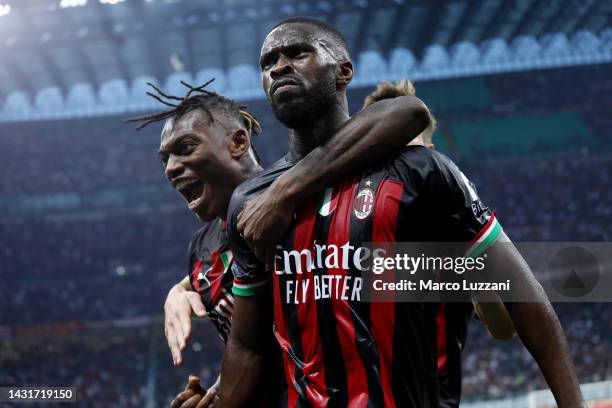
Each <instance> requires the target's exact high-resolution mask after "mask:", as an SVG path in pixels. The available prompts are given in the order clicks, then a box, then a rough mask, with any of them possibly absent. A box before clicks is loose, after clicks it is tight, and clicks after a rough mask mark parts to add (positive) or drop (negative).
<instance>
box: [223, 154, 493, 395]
mask: <svg viewBox="0 0 612 408" xmlns="http://www.w3.org/2000/svg"><path fill="white" fill-rule="evenodd" d="M291 165H292V163H291V162H290V161H288V160H287V159H281V160H280V161H279V162H277V163H276V164H275V165H273V166H272V167H271V168H270V169H268V170H266V171H264V172H263V173H261V174H260V175H259V176H257V177H255V178H253V179H251V180H249V181H247V182H245V183H244V184H243V185H241V186H239V187H238V189H237V190H236V191H235V192H234V195H233V196H232V201H231V203H230V208H229V222H230V226H229V235H230V241H231V247H232V252H233V253H234V257H235V261H234V264H233V266H232V271H233V273H234V278H235V279H234V288H233V291H234V293H235V294H237V295H239V296H252V295H256V294H258V293H265V292H264V291H263V290H262V288H263V287H264V286H265V285H266V284H267V282H269V281H270V280H272V283H273V297H274V332H275V336H276V339H277V340H278V342H279V344H280V346H281V349H282V350H283V359H284V374H285V379H286V382H287V385H288V393H287V406H290V407H294V406H317V407H319V406H320V407H331V406H340V407H345V406H371V407H383V406H384V407H393V406H398V407H436V406H437V405H438V384H437V382H438V378H437V356H438V351H437V339H436V313H437V308H438V304H437V303H416V302H413V303H399V302H398V303H395V302H371V303H369V302H365V301H362V300H361V297H362V296H361V291H362V289H363V281H362V278H361V271H360V267H359V265H358V264H359V262H360V253H359V251H360V249H361V245H362V244H363V243H366V242H394V241H398V242H399V241H404V242H436V241H438V242H468V241H473V243H472V245H471V251H470V252H472V253H477V252H480V251H483V250H484V249H486V248H485V247H486V246H488V245H490V244H491V243H492V242H494V240H495V238H496V234H499V232H500V227H499V225H498V224H497V222H496V221H495V218H494V216H492V214H491V213H490V212H489V210H488V209H487V208H485V207H484V206H483V205H482V204H481V203H480V201H479V200H478V197H477V196H476V193H475V190H474V189H473V188H472V186H471V185H470V184H469V182H468V181H467V179H466V178H465V176H464V175H463V174H462V173H461V172H460V171H459V169H457V167H456V166H455V165H454V164H453V163H452V162H451V161H450V159H448V158H447V157H446V156H444V155H442V154H440V153H437V152H433V151H431V150H430V149H427V148H425V147H421V146H410V147H406V148H404V149H402V150H401V153H400V154H399V155H398V156H396V157H394V158H393V159H392V160H390V161H389V162H388V163H386V164H384V165H381V166H377V167H373V168H371V169H370V170H368V171H365V172H363V173H362V174H360V175H359V176H356V177H351V178H347V179H346V180H344V181H343V182H341V183H338V184H336V185H335V186H334V187H333V188H330V189H327V190H326V191H325V192H324V193H323V194H322V195H321V198H318V197H315V198H313V199H310V200H308V201H307V202H305V203H303V204H302V205H301V206H300V207H299V208H298V209H297V212H296V219H295V222H294V223H293V225H292V227H291V228H290V231H289V233H288V234H287V235H286V236H285V237H284V238H283V239H282V241H281V243H280V245H279V246H278V247H277V255H276V267H275V272H274V273H272V274H268V273H266V272H265V268H263V267H262V265H261V263H260V262H259V261H258V259H257V258H256V257H255V256H254V255H253V253H252V252H250V251H249V249H248V246H247V245H246V243H245V242H244V241H243V240H242V238H241V237H240V235H239V233H238V232H237V230H236V223H237V220H236V219H237V216H238V214H239V212H240V210H241V209H242V207H243V205H244V203H245V201H247V200H248V199H250V198H252V197H253V196H255V195H257V194H258V193H260V192H261V191H262V190H263V189H265V188H266V187H268V186H269V185H270V184H271V183H272V182H273V181H274V180H275V179H276V178H277V177H278V176H279V175H280V174H282V173H283V172H284V171H286V170H287V169H288V168H289V167H290V166H291ZM270 275H271V276H270Z"/></svg>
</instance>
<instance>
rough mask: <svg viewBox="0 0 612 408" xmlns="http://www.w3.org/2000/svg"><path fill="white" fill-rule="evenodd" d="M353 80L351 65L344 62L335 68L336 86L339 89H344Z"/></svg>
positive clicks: (349, 62)
mask: <svg viewBox="0 0 612 408" xmlns="http://www.w3.org/2000/svg"><path fill="white" fill-rule="evenodd" d="M352 80H353V63H352V62H351V61H344V62H341V63H339V64H338V65H337V66H336V85H337V86H338V87H339V88H346V87H347V86H348V84H349V83H350V82H351V81H352Z"/></svg>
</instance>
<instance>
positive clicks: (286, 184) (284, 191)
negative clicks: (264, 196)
mask: <svg viewBox="0 0 612 408" xmlns="http://www.w3.org/2000/svg"><path fill="white" fill-rule="evenodd" d="M286 174H287V173H285V174H283V175H281V176H280V177H279V178H277V179H276V180H275V181H274V183H272V185H271V186H270V187H271V191H270V193H271V195H272V197H275V199H276V200H277V203H279V204H280V206H281V207H283V208H295V207H296V205H297V203H298V202H299V201H300V200H301V199H302V197H301V195H300V191H299V189H298V188H297V187H298V186H297V183H296V182H295V180H289V178H288V177H285V175H286Z"/></svg>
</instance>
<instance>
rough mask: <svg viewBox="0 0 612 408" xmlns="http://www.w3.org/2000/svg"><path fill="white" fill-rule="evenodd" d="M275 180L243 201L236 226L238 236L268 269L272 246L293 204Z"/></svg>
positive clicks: (285, 226)
mask: <svg viewBox="0 0 612 408" xmlns="http://www.w3.org/2000/svg"><path fill="white" fill-rule="evenodd" d="M275 183H276V182H275ZM275 183H273V184H272V185H271V186H270V187H269V188H268V189H267V190H265V191H264V192H263V193H261V194H260V195H259V196H257V197H255V198H253V199H251V200H249V201H248V202H247V203H246V205H245V207H244V209H243V210H242V211H241V212H240V214H239V215H238V225H237V227H238V231H239V232H240V235H241V236H242V237H243V238H244V240H245V241H246V242H247V244H248V245H249V247H250V248H251V250H252V251H253V252H254V253H255V255H256V256H257V257H258V258H259V259H260V260H261V261H262V262H265V264H266V269H267V270H269V271H272V270H274V254H275V246H276V244H277V243H278V241H279V240H280V239H281V237H282V236H283V235H284V234H285V232H286V231H287V229H288V228H289V224H290V223H291V220H292V219H293V213H294V211H295V204H294V203H293V202H292V201H291V200H289V199H288V198H287V197H286V196H285V194H283V189H282V188H279V187H277V186H278V185H276V186H275Z"/></svg>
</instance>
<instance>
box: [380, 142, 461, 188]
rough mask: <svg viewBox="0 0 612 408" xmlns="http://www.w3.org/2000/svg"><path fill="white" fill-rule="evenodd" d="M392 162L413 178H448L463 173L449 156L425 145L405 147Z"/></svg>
mask: <svg viewBox="0 0 612 408" xmlns="http://www.w3.org/2000/svg"><path fill="white" fill-rule="evenodd" d="M392 163H393V165H394V166H395V167H396V168H397V169H398V170H399V171H400V172H401V173H403V174H404V175H407V176H409V177H412V178H413V179H415V178H416V179H421V180H425V179H430V178H431V177H434V178H435V177H439V176H442V177H443V178H446V177H448V176H449V175H451V174H455V175H458V174H460V173H461V172H460V170H459V168H458V167H457V165H456V164H455V163H454V162H453V161H452V160H451V159H450V158H449V157H448V156H446V155H445V154H443V153H440V152H438V151H436V150H433V149H429V148H427V147H425V146H406V147H403V148H402V149H401V150H400V152H399V154H398V156H397V157H396V158H395V159H394V160H393V162H392Z"/></svg>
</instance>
